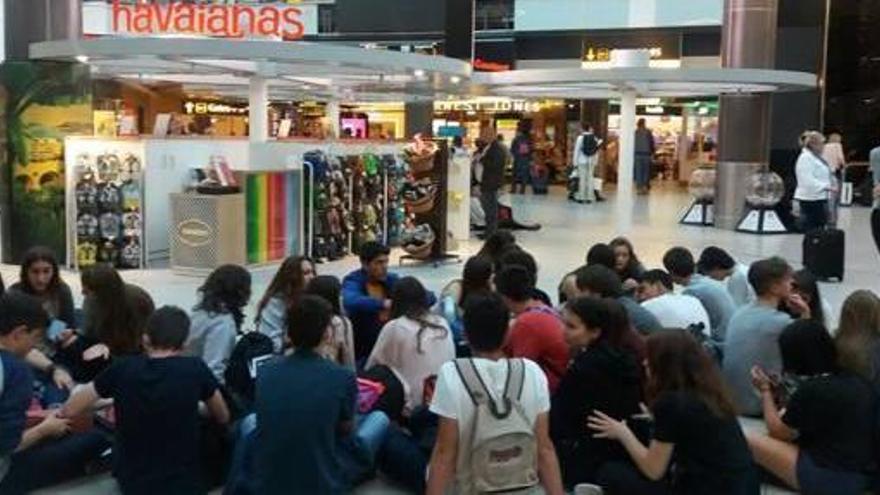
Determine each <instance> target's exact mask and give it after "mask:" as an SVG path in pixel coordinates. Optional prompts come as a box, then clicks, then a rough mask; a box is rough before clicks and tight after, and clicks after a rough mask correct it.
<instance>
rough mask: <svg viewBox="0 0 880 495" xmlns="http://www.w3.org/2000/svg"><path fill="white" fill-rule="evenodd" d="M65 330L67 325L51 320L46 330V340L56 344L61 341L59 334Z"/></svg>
mask: <svg viewBox="0 0 880 495" xmlns="http://www.w3.org/2000/svg"><path fill="white" fill-rule="evenodd" d="M65 330H67V323H64V322H63V321H61V320H57V319H55V320H52V321H51V322H49V327H48V328H47V329H46V338H48V339H49V340H50V341H52V342H58V341H60V340H61V334H63V333H64V332H65Z"/></svg>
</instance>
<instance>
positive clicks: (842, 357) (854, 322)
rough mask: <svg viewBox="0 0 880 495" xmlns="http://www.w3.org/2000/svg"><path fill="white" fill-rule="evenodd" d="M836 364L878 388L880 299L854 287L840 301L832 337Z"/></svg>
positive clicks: (879, 380) (879, 370) (867, 291)
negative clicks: (835, 349)
mask: <svg viewBox="0 0 880 495" xmlns="http://www.w3.org/2000/svg"><path fill="white" fill-rule="evenodd" d="M834 340H835V344H836V347H837V364H838V365H840V367H841V368H843V369H845V370H847V371H849V372H851V373H855V374H857V375H859V376H861V377H862V378H864V379H866V380H868V381H870V382H871V383H873V384H874V386H875V387H878V388H877V389H878V390H880V298H878V297H877V294H875V293H874V292H872V291H869V290H857V291H855V292H853V293H852V294H850V295H849V297H847V298H846V300H845V301H843V308H841V310H840V324H839V325H838V327H837V334H836V335H835V337H834Z"/></svg>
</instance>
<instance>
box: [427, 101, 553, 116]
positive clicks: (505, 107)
mask: <svg viewBox="0 0 880 495" xmlns="http://www.w3.org/2000/svg"><path fill="white" fill-rule="evenodd" d="M541 108H542V105H541V103H540V102H537V101H527V100H487V101H479V100H478V101H468V100H463V101H438V102H435V103H434V110H435V111H437V112H489V113H496V112H498V113H503V112H539V111H541Z"/></svg>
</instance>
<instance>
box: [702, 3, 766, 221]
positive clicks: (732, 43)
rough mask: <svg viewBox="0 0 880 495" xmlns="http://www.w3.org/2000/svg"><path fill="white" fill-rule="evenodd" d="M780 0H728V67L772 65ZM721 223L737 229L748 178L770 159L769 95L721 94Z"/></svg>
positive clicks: (724, 52) (725, 37) (717, 205)
mask: <svg viewBox="0 0 880 495" xmlns="http://www.w3.org/2000/svg"><path fill="white" fill-rule="evenodd" d="M778 2H779V0H725V2H724V27H723V30H722V43H721V44H722V47H721V52H722V53H721V57H722V66H724V67H730V68H751V69H772V68H773V67H774V63H775V57H776V54H775V50H772V49H768V47H775V46H776V32H777V27H776V23H777V18H778V9H779V5H778ZM720 100H721V107H720V111H719V119H718V120H719V129H718V174H717V182H716V186H715V188H716V191H715V225H716V226H717V227H720V228H723V229H730V230H732V229H735V228H736V226H737V223H738V222H739V220H740V217H741V216H742V214H743V209H744V207H745V187H744V184H745V181H746V179H747V177H748V176H749V175H750V174H751V173H752V172H753V171H754V170H755V169H757V168H760V167H763V166H765V165H766V164H767V162H768V160H769V152H770V141H769V140H770V103H771V97H770V95H767V94H761V95H753V94H725V95H722V96H721V99H720Z"/></svg>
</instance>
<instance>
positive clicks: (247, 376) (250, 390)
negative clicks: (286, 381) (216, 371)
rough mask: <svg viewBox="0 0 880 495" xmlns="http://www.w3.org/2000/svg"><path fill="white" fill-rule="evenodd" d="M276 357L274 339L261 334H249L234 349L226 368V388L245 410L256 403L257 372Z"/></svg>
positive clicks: (242, 337)
mask: <svg viewBox="0 0 880 495" xmlns="http://www.w3.org/2000/svg"><path fill="white" fill-rule="evenodd" d="M274 357H275V347H274V346H273V345H272V339H270V338H269V337H268V336H266V335H264V334H262V333H260V332H248V333H245V334H242V336H241V338H240V339H238V342H237V343H236V344H235V348H233V349H232V355H230V356H229V365H228V366H227V367H226V373H224V377H225V378H226V388H227V390H228V392H229V393H230V394H231V395H232V397H233V398H234V399H235V401H236V402H238V405H239V406H240V407H242V408H244V409H245V410H248V409H250V406H251V404H253V402H254V389H255V386H256V381H257V370H258V369H259V367H260V366H261V365H263V364H265V363H266V362H267V361H271V360H272V358H274Z"/></svg>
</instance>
